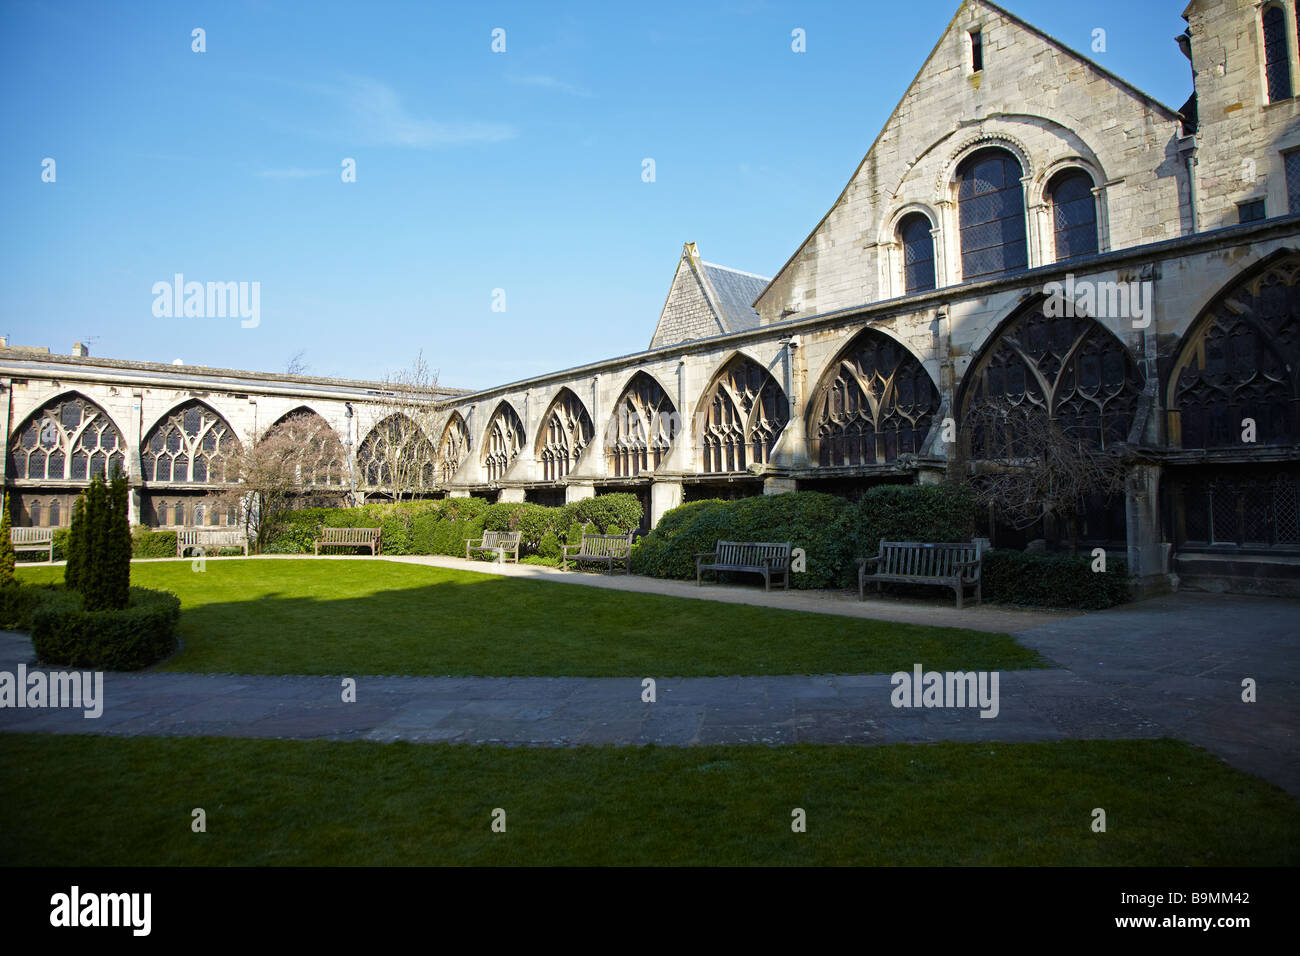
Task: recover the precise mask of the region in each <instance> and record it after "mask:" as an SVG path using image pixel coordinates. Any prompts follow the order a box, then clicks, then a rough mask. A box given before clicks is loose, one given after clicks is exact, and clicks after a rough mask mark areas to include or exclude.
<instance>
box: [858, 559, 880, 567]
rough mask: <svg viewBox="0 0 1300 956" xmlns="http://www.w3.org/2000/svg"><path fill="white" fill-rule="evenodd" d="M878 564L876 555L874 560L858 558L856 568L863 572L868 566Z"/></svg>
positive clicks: (878, 560)
mask: <svg viewBox="0 0 1300 956" xmlns="http://www.w3.org/2000/svg"><path fill="white" fill-rule="evenodd" d="M879 563H880V555H876V556H875V557H874V558H858V567H860V568H861V569H862V570H864V571H865V570H866V569H867V565H868V564H879Z"/></svg>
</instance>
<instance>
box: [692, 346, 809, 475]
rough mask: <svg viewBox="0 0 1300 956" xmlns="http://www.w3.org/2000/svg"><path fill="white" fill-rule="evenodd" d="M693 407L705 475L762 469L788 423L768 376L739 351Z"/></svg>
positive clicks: (781, 395) (781, 399) (782, 400)
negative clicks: (757, 467)
mask: <svg viewBox="0 0 1300 956" xmlns="http://www.w3.org/2000/svg"><path fill="white" fill-rule="evenodd" d="M696 407H697V408H698V409H699V413H698V416H697V422H698V425H697V429H698V432H699V435H700V448H701V450H702V451H703V453H704V470H705V471H706V472H729V471H744V470H745V469H746V468H747V467H748V466H749V465H751V464H755V465H761V464H766V463H767V461H768V460H769V458H770V457H771V454H772V448H773V447H774V446H775V445H776V439H777V436H778V435H780V434H781V431H782V430H783V429H784V428H785V426H786V424H787V423H788V422H789V421H790V403H789V401H788V400H787V399H786V395H785V392H784V391H782V389H781V386H780V385H778V384H777V382H776V379H775V378H773V377H772V373H771V372H769V371H768V370H767V369H766V368H764V367H763V366H762V365H760V364H759V363H758V362H756V361H754V360H753V359H752V358H750V357H749V356H748V355H745V354H743V353H741V352H737V353H736V354H735V355H733V356H732V357H731V358H730V359H728V360H727V361H726V362H724V363H723V365H722V366H721V367H720V368H719V370H718V372H717V374H715V375H714V377H713V381H712V383H711V384H710V385H709V387H708V388H707V389H706V390H705V392H704V395H703V397H702V398H701V399H700V403H699V404H698V405H697V406H696Z"/></svg>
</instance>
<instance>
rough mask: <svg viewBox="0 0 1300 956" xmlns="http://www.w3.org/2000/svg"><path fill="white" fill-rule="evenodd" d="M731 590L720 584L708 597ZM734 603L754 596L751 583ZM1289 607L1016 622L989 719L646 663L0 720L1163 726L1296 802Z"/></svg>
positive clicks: (820, 737) (1299, 714)
mask: <svg viewBox="0 0 1300 956" xmlns="http://www.w3.org/2000/svg"><path fill="white" fill-rule="evenodd" d="M448 560H454V559H448ZM430 563H432V562H430ZM455 566H460V567H465V566H466V565H465V564H464V562H459V563H458V564H456V565H455ZM507 573H509V572H507ZM570 579H589V580H593V581H595V580H600V581H605V582H608V581H610V580H614V581H619V582H624V584H623V585H621V586H630V587H632V588H633V589H636V590H641V589H642V588H639V587H636V584H637V583H639V582H640V583H644V582H645V579H639V578H630V579H629V578H615V579H610V578H600V577H597V576H595V575H582V576H578V577H577V578H575V577H574V576H569V577H568V578H566V580H570ZM651 583H652V584H654V585H659V584H662V583H663V582H651ZM669 583H679V582H669ZM595 586H609V585H608V584H600V585H595ZM689 587H690V591H691V592H695V590H696V589H695V586H694V585H693V584H692V585H690V586H689ZM656 589H657V588H656ZM745 590H746V589H744V588H739V589H729V588H719V589H717V590H714V591H713V593H712V594H709V595H708V597H709V599H719V595H723V594H729V595H730V594H732V593H733V592H735V591H741V592H745ZM709 591H710V589H709V588H705V589H702V591H701V592H700V593H707V592H709ZM670 593H671V592H670ZM692 596H694V594H692ZM747 596H748V597H752V598H763V597H764V595H763V593H762V592H761V591H757V592H756V591H753V590H752V589H749V590H748V593H747ZM775 596H776V597H777V598H778V599H782V598H787V596H786V595H783V594H779V593H778V594H777V595H775ZM796 596H797V595H789V596H788V598H794V597H796ZM721 599H724V600H726V599H730V598H728V597H723V598H721ZM749 603H760V602H759V601H752V602H749ZM762 603H767V602H766V601H763V602H762ZM781 606H789V605H788V604H782V605H781ZM820 607H821V608H822V609H823V610H822V612H823V613H844V612H845V611H847V612H848V613H851V614H855V615H856V614H857V613H859V611H858V609H859V608H860V607H861V606H860V605H858V603H857V602H856V601H839V602H836V601H833V600H823V601H821V602H820ZM840 608H843V609H844V611H840V610H839V609H840ZM891 610H892V611H896V612H898V613H900V614H902V615H904V616H905V617H906V619H908V620H915V619H917V618H919V617H922V616H928V614H924V613H923V612H931V613H932V612H934V611H938V610H944V609H942V608H934V607H930V606H924V605H915V604H913V605H908V604H906V603H904V602H894V603H893V606H892V608H891ZM986 610H997V609H986ZM1298 612H1300V602H1296V601H1288V600H1282V599H1269V598H1247V597H1236V596H1223V595H1203V594H1187V593H1184V594H1180V595H1176V596H1171V597H1166V598H1160V599H1156V600H1152V601H1146V602H1142V603H1140V604H1135V605H1129V606H1127V607H1125V608H1121V609H1115V610H1111V611H1106V612H1099V613H1093V614H1087V615H1079V616H1074V617H1068V618H1066V617H1060V616H1057V615H1042V616H1034V617H1031V618H1029V620H1032V621H1034V626H1031V627H1028V628H1024V629H1019V630H1017V631H1016V636H1017V637H1018V639H1020V640H1021V641H1022V642H1023V643H1025V644H1026V645H1028V646H1030V647H1034V648H1036V649H1038V650H1039V651H1040V652H1041V653H1042V654H1043V655H1044V656H1045V657H1047V658H1049V659H1050V660H1051V661H1052V662H1053V664H1054V665H1057V666H1054V667H1052V668H1050V669H1046V670H1035V671H1003V672H1001V674H1000V680H999V713H998V716H997V717H996V718H994V719H988V718H981V717H980V716H979V711H978V710H977V709H974V708H971V709H965V710H957V709H942V708H928V709H927V708H916V709H896V708H894V707H893V706H892V705H891V703H890V691H891V685H890V680H889V676H888V675H884V674H875V675H820V676H784V677H717V678H685V679H683V678H663V679H660V678H658V677H657V675H654V674H647V675H645V676H647V677H655V678H656V682H657V687H656V690H657V698H658V699H657V701H656V702H655V703H645V702H643V701H642V699H641V693H642V686H641V681H640V679H639V678H635V679H634V678H492V677H366V676H363V675H339V676H336V677H268V676H239V675H222V674H217V675H207V674H170V673H147V674H107V675H105V691H104V695H105V699H106V706H105V710H104V714H103V716H102V717H100V718H98V719H86V718H84V717H83V716H82V713H81V711H70V710H28V709H0V731H8V732H26V731H38V732H53V733H107V734H119V735H127V736H134V735H140V734H162V735H200V734H214V735H226V736H241V737H282V738H291V739H317V738H320V739H329V740H358V739H361V740H380V741H391V740H409V741H451V742H458V743H503V744H516V745H542V746H567V745H577V744H605V743H608V744H618V745H628V744H647V743H655V744H663V745H690V744H715V743H716V744H739V743H764V744H786V743H796V742H814V743H861V744H880V743H897V742H922V741H937V740H956V741H987V742H990V743H993V742H997V741H1026V740H1058V739H1063V738H1131V737H1160V736H1174V737H1179V738H1181V739H1184V740H1188V741H1191V742H1193V743H1197V744H1200V745H1202V746H1205V747H1207V748H1208V749H1210V750H1211V751H1213V752H1215V753H1217V754H1219V755H1220V756H1221V757H1223V758H1224V759H1225V760H1227V761H1228V762H1229V763H1231V764H1233V765H1234V766H1237V767H1239V768H1241V769H1244V770H1246V771H1248V772H1251V773H1256V774H1259V775H1260V776H1262V777H1264V778H1265V779H1268V780H1270V781H1272V782H1274V783H1277V784H1278V785H1280V786H1282V787H1284V788H1285V789H1287V790H1288V791H1290V792H1291V793H1292V794H1297V795H1300V760H1298V758H1297V754H1298V749H1300V748H1298V747H1297V729H1298V728H1300V696H1298V695H1297V691H1298V690H1300V640H1298V638H1297V633H1298V629H1297V627H1296V620H1297V618H1300V613H1298ZM1000 613H1003V614H1009V615H1015V614H1016V612H1013V611H1005V610H1004V611H1001V612H1000ZM872 616H876V615H872ZM1043 618H1046V622H1045V623H1043V622H1042V619H1043ZM1022 620H1023V619H1022ZM965 623H968V624H969V622H965ZM19 662H24V663H26V664H28V666H29V667H30V666H32V665H34V663H35V662H34V655H33V652H32V647H31V643H30V641H29V640H28V639H27V638H26V637H25V636H23V635H19V634H12V633H7V632H0V670H9V671H11V672H12V671H14V670H15V668H16V666H17V664H18V663H19ZM918 663H921V664H924V663H925V662H924V661H920V662H918ZM343 676H352V677H355V678H356V679H357V700H356V702H355V703H344V702H343V701H342V695H341V677H343ZM1243 677H1252V678H1254V679H1255V680H1256V681H1257V683H1258V697H1259V700H1258V703H1254V704H1245V703H1243V702H1242V701H1241V680H1242V678H1243Z"/></svg>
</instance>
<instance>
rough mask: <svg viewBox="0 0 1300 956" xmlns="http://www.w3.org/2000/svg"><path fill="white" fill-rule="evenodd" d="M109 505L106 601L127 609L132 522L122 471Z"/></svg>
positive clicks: (115, 476)
mask: <svg viewBox="0 0 1300 956" xmlns="http://www.w3.org/2000/svg"><path fill="white" fill-rule="evenodd" d="M109 503H110V504H111V505H112V509H111V511H110V512H109V517H108V524H107V528H106V534H107V540H106V541H105V545H104V578H105V600H106V601H107V603H108V606H109V607H112V608H124V607H126V605H127V601H128V599H129V597H130V593H131V518H130V515H129V514H128V507H129V505H128V491H127V486H126V475H124V474H122V472H121V470H120V469H115V470H114V474H113V483H112V485H110V487H109Z"/></svg>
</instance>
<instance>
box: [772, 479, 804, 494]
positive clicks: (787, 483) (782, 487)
mask: <svg viewBox="0 0 1300 956" xmlns="http://www.w3.org/2000/svg"><path fill="white" fill-rule="evenodd" d="M798 486H799V483H798V482H797V481H795V480H794V479H793V478H764V479H763V494H765V495H783V494H785V493H786V492H787V491H798V490H799V487H798Z"/></svg>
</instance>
